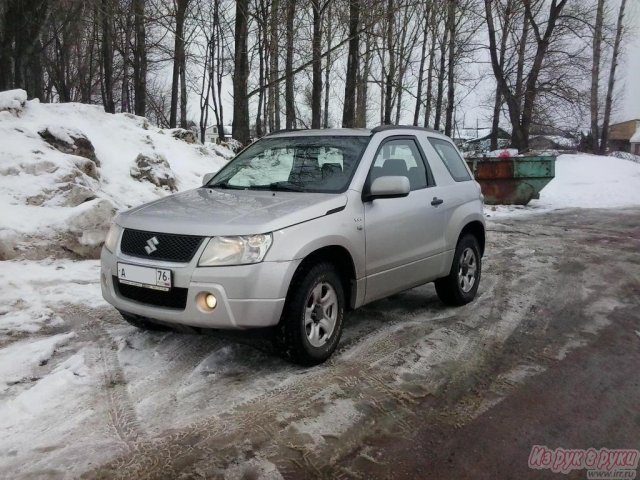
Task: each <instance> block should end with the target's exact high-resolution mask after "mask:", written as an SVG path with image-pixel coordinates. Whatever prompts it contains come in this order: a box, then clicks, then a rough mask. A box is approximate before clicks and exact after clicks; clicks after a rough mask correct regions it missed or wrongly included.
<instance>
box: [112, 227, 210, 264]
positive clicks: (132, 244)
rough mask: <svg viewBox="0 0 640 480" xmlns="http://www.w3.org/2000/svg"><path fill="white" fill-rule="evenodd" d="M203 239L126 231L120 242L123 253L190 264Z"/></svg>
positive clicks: (190, 236) (191, 236)
mask: <svg viewBox="0 0 640 480" xmlns="http://www.w3.org/2000/svg"><path fill="white" fill-rule="evenodd" d="M202 240H203V237H196V236H193V235H175V234H173V233H156V232H143V231H140V230H130V229H128V228H127V229H125V231H124V233H123V234H122V241H121V242H120V250H122V253H125V254H127V255H131V256H133V257H140V258H152V259H155V260H164V261H166V262H189V261H191V259H192V258H193V256H194V255H195V254H196V251H198V247H200V244H201V243H202Z"/></svg>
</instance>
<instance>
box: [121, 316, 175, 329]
mask: <svg viewBox="0 0 640 480" xmlns="http://www.w3.org/2000/svg"><path fill="white" fill-rule="evenodd" d="M120 315H122V318H124V319H125V320H126V321H127V323H129V324H130V325H133V326H134V327H136V328H139V329H140V330H148V331H151V332H167V331H170V330H171V328H170V327H168V326H166V325H162V324H160V323H155V322H153V321H152V320H149V319H148V318H145V317H140V316H138V315H133V314H132V313H126V312H120Z"/></svg>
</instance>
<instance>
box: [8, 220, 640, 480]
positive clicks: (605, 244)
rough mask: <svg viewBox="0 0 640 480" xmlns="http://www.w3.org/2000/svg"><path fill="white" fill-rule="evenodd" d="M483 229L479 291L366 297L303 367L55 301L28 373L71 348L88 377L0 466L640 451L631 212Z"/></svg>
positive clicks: (313, 466)
mask: <svg viewBox="0 0 640 480" xmlns="http://www.w3.org/2000/svg"><path fill="white" fill-rule="evenodd" d="M488 230H489V231H488V245H487V254H486V256H485V258H484V265H483V267H484V268H483V270H484V271H483V278H482V282H481V286H480V291H479V297H478V299H477V301H475V302H474V303H472V304H470V305H467V306H465V307H463V308H459V309H454V308H448V307H445V306H443V305H442V304H441V303H440V302H439V301H438V299H437V297H436V294H435V290H434V288H433V286H432V285H427V286H424V287H420V288H416V289H414V290H411V291H408V292H406V293H403V294H400V295H396V296H394V297H392V298H390V299H386V300H382V301H379V302H376V303H374V304H372V305H368V306H366V307H365V308H362V309H361V310H358V311H356V312H353V313H351V314H350V315H349V317H348V318H347V321H346V323H345V331H344V335H343V339H342V341H341V344H340V347H339V350H338V351H337V352H336V354H335V356H334V357H333V358H332V359H331V361H329V362H328V363H326V364H324V365H321V366H318V367H314V368H311V369H303V368H299V367H296V366H292V365H289V364H287V363H285V362H283V361H282V360H280V359H278V358H276V357H274V356H273V355H272V354H271V353H270V352H269V347H268V345H267V344H265V343H264V342H262V341H260V340H259V339H253V338H248V337H247V338H245V337H241V338H232V339H230V338H227V337H226V336H224V335H220V334H215V333H214V334H207V335H192V334H186V333H175V332H174V333H166V332H165V333H162V332H157V333H156V332H153V333H151V332H141V331H137V330H135V329H134V328H132V327H129V326H127V325H126V324H124V323H123V321H122V320H121V319H120V318H119V317H118V315H117V314H116V313H115V312H114V311H113V310H112V309H110V308H107V307H105V306H99V307H96V308H92V307H91V306H69V307H68V308H66V309H65V310H64V311H62V312H61V313H60V315H61V316H62V317H63V318H64V320H65V322H64V325H62V326H57V327H56V330H55V331H53V332H51V333H52V334H54V333H55V334H59V333H64V332H74V333H75V334H76V335H75V337H73V339H72V340H71V342H70V343H69V344H68V345H67V346H66V347H65V348H63V349H60V351H59V352H57V354H56V355H55V356H54V357H53V358H52V359H51V360H50V361H49V362H48V364H47V365H44V366H42V367H41V368H42V371H41V372H40V373H39V376H40V377H42V378H46V375H47V372H48V371H53V369H55V368H56V365H57V364H59V363H60V362H63V361H65V360H68V359H69V358H70V357H72V356H73V355H76V356H77V355H78V353H80V354H81V356H82V358H83V360H84V367H83V369H82V372H81V375H84V376H85V377H86V378H89V379H91V380H90V381H87V382H84V383H83V384H82V385H81V386H80V387H78V392H77V395H76V396H75V397H72V398H73V400H72V401H65V402H64V404H62V403H61V404H60V405H59V406H57V407H56V409H55V410H54V411H51V412H49V416H48V417H47V418H48V422H49V423H48V425H45V426H42V427H40V426H39V425H40V424H37V425H36V424H35V423H34V425H32V426H30V428H33V430H31V431H30V432H23V434H22V436H18V437H17V438H18V439H19V440H20V442H19V444H16V446H15V448H13V449H12V450H11V451H7V452H2V453H0V477H3V478H5V477H12V478H32V477H33V478H36V477H38V478H39V477H43V478H68V477H79V476H82V477H83V478H90V479H94V478H123V479H132V478H135V479H166V478H185V479H190V478H194V479H197V478H198V479H199V478H203V479H204V478H227V479H243V478H246V479H255V478H272V479H277V478H285V479H298V478H327V479H330V478H331V479H333V478H367V479H370V478H394V479H395V478H436V479H447V478H451V479H454V478H455V479H461V478H469V479H472V478H473V479H478V478H487V479H494V478H503V479H506V478H514V479H522V478H558V477H559V476H558V475H555V474H552V473H550V472H546V471H533V470H530V469H529V468H528V467H527V459H528V457H529V453H530V451H531V447H532V446H533V445H547V446H549V447H550V448H556V447H564V448H585V449H586V448H589V447H596V448H601V447H608V448H639V443H638V442H639V441H640V409H638V399H639V398H640V377H639V375H638V365H640V210H637V209H636V210H633V209H632V210H623V211H617V212H615V211H612V210H607V211H604V210H603V211H598V210H569V211H558V212H554V213H544V214H539V215H532V216H526V217H517V218H509V219H496V220H490V221H489V222H488ZM47 369H48V370H47ZM14 388H18V386H16V387H14ZM45 423H46V422H45ZM50 429H53V431H55V432H57V434H56V437H52V435H50V434H49V435H46V431H48V430H50ZM41 434H42V435H44V438H46V439H47V440H46V441H41V440H38V439H39V438H40V435H41ZM560 477H563V478H566V477H564V476H560ZM569 478H586V472H584V471H581V472H574V474H573V475H571V476H569Z"/></svg>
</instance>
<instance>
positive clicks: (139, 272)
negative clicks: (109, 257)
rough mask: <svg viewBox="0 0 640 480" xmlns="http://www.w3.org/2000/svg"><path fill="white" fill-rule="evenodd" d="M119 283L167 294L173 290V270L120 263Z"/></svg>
mask: <svg viewBox="0 0 640 480" xmlns="http://www.w3.org/2000/svg"><path fill="white" fill-rule="evenodd" d="M118 281H119V282H120V283H124V284H127V285H134V286H136V287H145V288H151V289H153V290H162V291H164V292H167V291H169V290H170V289H171V270H165V269H163V268H149V267H140V266H138V265H129V264H128V263H118Z"/></svg>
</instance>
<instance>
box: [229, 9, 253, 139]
mask: <svg viewBox="0 0 640 480" xmlns="http://www.w3.org/2000/svg"><path fill="white" fill-rule="evenodd" d="M248 36H249V1H248V0H237V1H236V19H235V59H234V75H233V138H234V139H236V140H238V141H239V142H240V143H242V144H247V143H249V140H250V136H251V134H250V132H249V97H248V96H247V82H248V78H249V54H248V45H247V41H248Z"/></svg>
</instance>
